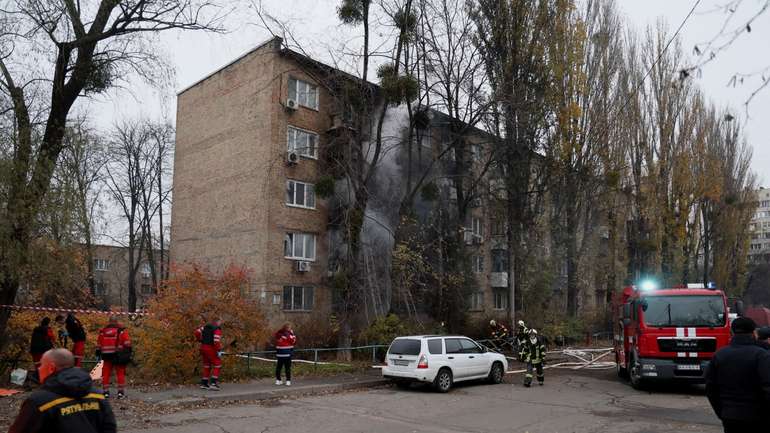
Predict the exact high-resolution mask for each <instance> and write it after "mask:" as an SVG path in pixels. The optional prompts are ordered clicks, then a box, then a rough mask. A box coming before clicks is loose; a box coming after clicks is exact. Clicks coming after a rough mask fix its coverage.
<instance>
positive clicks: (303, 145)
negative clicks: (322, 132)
mask: <svg viewBox="0 0 770 433" xmlns="http://www.w3.org/2000/svg"><path fill="white" fill-rule="evenodd" d="M286 145H287V148H288V150H289V152H297V154H299V155H300V156H304V157H306V158H313V159H316V158H318V134H316V133H315V132H310V131H305V130H303V129H298V128H295V127H293V126H290V127H289V129H288V130H287V131H286Z"/></svg>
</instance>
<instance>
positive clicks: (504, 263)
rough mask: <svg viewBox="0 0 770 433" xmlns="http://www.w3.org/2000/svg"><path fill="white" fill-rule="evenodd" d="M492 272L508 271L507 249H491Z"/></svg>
mask: <svg viewBox="0 0 770 433" xmlns="http://www.w3.org/2000/svg"><path fill="white" fill-rule="evenodd" d="M492 272H508V250H492Z"/></svg>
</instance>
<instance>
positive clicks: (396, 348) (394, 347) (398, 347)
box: [388, 338, 422, 355]
mask: <svg viewBox="0 0 770 433" xmlns="http://www.w3.org/2000/svg"><path fill="white" fill-rule="evenodd" d="M421 346H422V345H421V344H420V340H412V339H409V338H400V339H398V340H393V343H392V344H391V345H390V349H389V350H388V352H389V353H390V354H392V355H419V354H420V348H421Z"/></svg>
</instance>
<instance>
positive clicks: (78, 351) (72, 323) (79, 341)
mask: <svg viewBox="0 0 770 433" xmlns="http://www.w3.org/2000/svg"><path fill="white" fill-rule="evenodd" d="M56 322H57V323H59V324H64V328H65V329H66V330H67V332H66V335H67V336H68V337H69V338H70V339H72V354H73V355H74V356H75V367H80V365H81V364H82V363H83V354H84V353H85V351H86V330H85V328H84V327H83V324H82V323H80V320H78V318H77V317H75V315H74V314H72V313H67V317H66V318H64V316H56ZM65 344H66V343H65Z"/></svg>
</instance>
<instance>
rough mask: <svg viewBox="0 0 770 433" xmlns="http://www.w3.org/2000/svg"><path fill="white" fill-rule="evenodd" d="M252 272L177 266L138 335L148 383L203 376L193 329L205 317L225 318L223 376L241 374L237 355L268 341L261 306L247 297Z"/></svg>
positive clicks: (149, 307)
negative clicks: (198, 367)
mask: <svg viewBox="0 0 770 433" xmlns="http://www.w3.org/2000/svg"><path fill="white" fill-rule="evenodd" d="M249 287H250V279H249V273H248V271H247V270H245V269H244V268H241V267H236V266H231V267H229V268H227V269H226V270H225V271H224V272H222V273H221V274H214V273H212V272H210V271H208V270H206V269H204V268H201V267H199V266H185V267H177V268H176V269H173V270H172V276H171V279H169V280H168V281H167V282H166V283H165V284H164V285H163V287H161V288H160V290H159V293H158V295H157V296H156V297H155V298H154V299H152V300H151V301H150V302H149V303H148V305H147V310H148V312H149V313H150V314H149V315H148V316H146V317H145V318H144V320H143V323H142V326H141V327H140V328H139V329H137V331H136V337H135V339H136V342H137V344H135V346H136V358H137V359H136V361H137V364H138V373H139V374H140V375H141V376H142V377H143V378H144V379H146V380H162V381H164V382H179V381H186V380H191V379H193V378H197V377H198V374H199V372H198V369H196V368H195V367H196V366H198V365H199V364H200V361H199V354H198V347H199V345H198V343H197V342H196V341H195V338H194V336H193V333H194V330H195V329H196V328H197V327H199V326H201V325H203V324H204V322H205V317H210V318H213V317H219V318H221V319H222V336H223V345H224V351H225V352H228V353H230V355H227V356H225V357H224V359H223V369H222V376H223V378H225V379H227V378H228V377H232V375H233V373H234V372H235V371H237V369H236V368H234V367H235V365H236V364H238V363H239V362H240V360H239V358H237V357H236V356H234V355H233V354H234V353H235V352H244V351H248V350H251V349H254V348H256V346H257V344H258V343H260V342H264V341H266V339H267V335H268V330H267V328H266V327H265V320H264V315H263V314H262V312H261V310H260V307H259V304H258V303H257V302H256V301H255V300H253V299H250V298H249V297H248V296H246V295H245V293H246V292H247V291H248V290H247V289H248V288H249Z"/></svg>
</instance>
